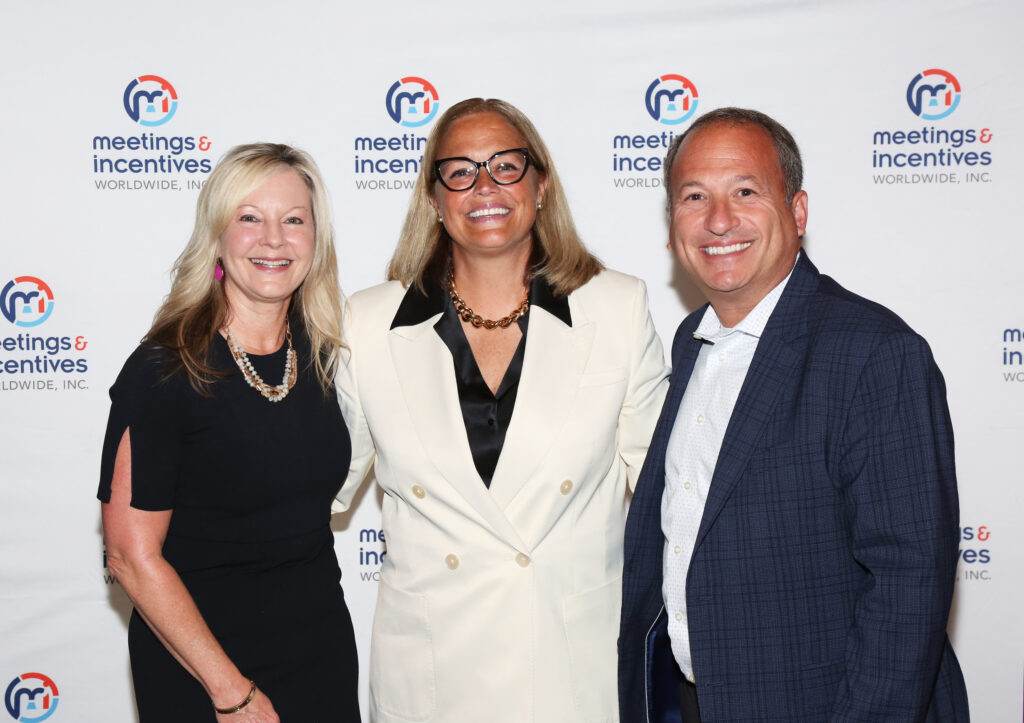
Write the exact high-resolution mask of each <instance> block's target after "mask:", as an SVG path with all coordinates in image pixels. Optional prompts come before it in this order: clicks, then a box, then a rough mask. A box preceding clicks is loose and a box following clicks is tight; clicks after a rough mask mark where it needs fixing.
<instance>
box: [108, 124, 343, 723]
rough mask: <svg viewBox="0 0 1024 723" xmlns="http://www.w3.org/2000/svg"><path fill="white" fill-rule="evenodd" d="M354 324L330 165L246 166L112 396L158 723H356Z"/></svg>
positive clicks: (115, 518) (196, 242)
mask: <svg viewBox="0 0 1024 723" xmlns="http://www.w3.org/2000/svg"><path fill="white" fill-rule="evenodd" d="M340 315H341V312H340V306H339V291H338V280H337V262H336V259H335V253H334V246H333V240H332V231H331V221H330V214H329V209H328V203H327V197H326V194H325V191H324V186H323V182H322V181H321V178H320V174H319V172H318V171H317V169H316V166H315V165H314V164H313V162H312V160H311V159H310V158H309V157H308V156H307V155H305V154H304V153H302V152H300V151H296V150H295V149H292V148H289V147H288V146H283V145H274V144H254V145H248V146H239V147H237V148H235V149H233V150H231V151H230V152H229V153H228V154H227V155H226V156H225V157H224V158H223V159H222V160H221V162H220V163H219V164H218V166H217V168H216V169H214V171H213V173H212V174H211V176H210V178H209V180H208V182H207V184H206V185H205V187H204V188H203V190H202V192H201V193H200V195H199V202H198V209H197V212H196V225H195V230H194V232H193V235H192V238H191V240H190V241H189V243H188V245H187V246H186V248H185V250H184V251H183V252H182V254H181V256H180V257H179V259H178V261H177V264H176V266H175V270H174V282H173V286H172V288H171V291H170V294H169V295H168V296H167V299H166V300H165V301H164V304H163V306H162V307H161V308H160V310H159V311H158V313H157V315H156V319H155V321H154V323H153V327H152V328H151V329H150V331H149V333H148V334H147V335H146V337H145V339H144V340H143V343H142V344H141V345H140V346H139V347H138V349H137V350H136V351H135V352H134V353H133V354H132V355H131V357H130V358H129V359H128V361H127V363H126V364H125V366H124V369H123V370H122V371H121V374H120V375H119V376H118V379H117V382H116V383H115V384H114V386H113V388H112V389H111V392H110V396H111V400H112V405H111V410H110V419H109V423H108V426H107V435H106V441H105V442H104V449H103V463H102V475H101V482H100V490H99V495H98V496H99V498H100V500H102V502H103V527H104V534H105V538H106V545H107V556H108V562H109V567H110V570H111V572H112V573H114V574H115V575H116V576H117V578H118V580H119V581H120V582H121V584H122V586H123V588H124V590H125V592H127V593H128V596H129V597H130V598H131V600H132V602H133V603H134V605H135V611H134V613H133V615H132V618H131V621H130V623H129V633H128V637H129V649H130V654H131V666H132V676H133V680H134V686H135V696H136V701H137V704H138V708H139V716H140V719H141V721H142V723H154V722H160V721H167V722H168V723H170V722H172V721H173V722H174V723H181V722H182V721H188V722H189V723H196V722H197V721H209V722H210V723H213V722H215V721H216V722H217V723H228V722H229V721H230V722H231V723H242V722H244V723H276V722H277V721H285V722H286V723H290V722H292V721H296V722H298V721H317V722H318V723H324V722H326V721H339V722H342V721H344V722H348V721H358V720H359V707H358V700H357V692H356V687H357V658H356V649H355V642H354V639H353V635H352V623H351V620H350V618H349V614H348V610H347V609H346V606H345V601H344V597H343V595H342V591H341V586H340V584H339V578H340V571H339V569H338V562H337V559H336V557H335V554H334V537H333V535H332V533H331V530H330V527H329V522H330V503H331V499H332V496H333V495H334V493H335V492H336V491H337V489H338V487H339V486H340V485H341V483H342V482H343V476H344V470H346V469H347V468H348V464H349V456H350V445H349V437H348V432H347V431H346V429H345V423H344V421H343V419H342V417H341V413H340V411H339V409H338V402H337V399H336V397H335V394H334V384H333V376H334V370H335V366H336V362H337V359H338V350H339V348H340V346H341V340H340V339H339V337H338V329H339V328H340Z"/></svg>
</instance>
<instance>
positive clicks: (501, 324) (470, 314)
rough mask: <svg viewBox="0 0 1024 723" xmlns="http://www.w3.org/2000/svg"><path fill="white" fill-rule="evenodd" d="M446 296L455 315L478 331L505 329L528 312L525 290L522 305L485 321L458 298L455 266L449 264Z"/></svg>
mask: <svg viewBox="0 0 1024 723" xmlns="http://www.w3.org/2000/svg"><path fill="white" fill-rule="evenodd" d="M448 295H449V296H450V297H452V303H453V304H454V305H455V313H457V314H458V315H459V316H460V317H462V320H463V321H465V322H469V323H470V324H472V325H473V326H475V327H476V328H478V329H480V328H483V329H497V328H502V329H504V328H506V327H508V326H509V325H511V324H512V322H513V321H515V320H516V319H518V318H520V317H521V316H524V315H525V314H526V312H527V311H529V310H530V291H529V289H527V291H526V295H525V296H523V301H522V303H520V304H519V306H518V307H517V308H516V309H515V310H514V311H513V312H512V313H511V314H509V315H508V316H506V317H504V318H502V319H498V320H497V321H493V320H491V319H485V318H483V317H482V316H480V315H479V314H477V313H476V312H475V311H473V310H472V309H470V308H469V306H467V305H466V302H465V301H463V300H462V297H461V296H459V292H458V290H456V288H455V265H454V264H451V265H449V266H448Z"/></svg>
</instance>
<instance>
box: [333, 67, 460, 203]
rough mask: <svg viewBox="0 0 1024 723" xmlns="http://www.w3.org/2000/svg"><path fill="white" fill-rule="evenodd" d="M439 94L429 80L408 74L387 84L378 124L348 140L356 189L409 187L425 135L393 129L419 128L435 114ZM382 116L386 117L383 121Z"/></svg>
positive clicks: (416, 169) (421, 159) (402, 188)
mask: <svg viewBox="0 0 1024 723" xmlns="http://www.w3.org/2000/svg"><path fill="white" fill-rule="evenodd" d="M440 100H441V99H440V96H439V95H438V92H437V89H436V88H435V87H434V86H433V84H432V83H431V82H430V81H428V80H426V79H424V78H421V77H419V76H415V75H409V76H406V77H404V78H401V79H399V80H396V81H395V82H394V83H392V84H391V85H389V86H388V87H387V91H386V92H385V93H384V109H385V110H386V111H387V113H386V114H385V115H384V116H383V117H382V118H381V124H380V125H379V126H375V127H374V128H372V129H370V132H369V133H366V134H364V135H358V136H356V137H355V138H353V140H352V149H353V150H354V151H355V153H354V155H353V170H354V171H355V176H356V188H357V189H358V190H360V191H409V190H412V188H413V186H415V185H416V174H418V173H419V172H420V166H421V165H422V164H423V148H424V147H425V146H426V144H427V136H426V135H421V134H420V133H416V132H408V131H407V132H402V133H395V124H397V125H399V126H401V127H403V128H423V132H424V133H425V132H426V128H424V126H426V125H427V124H428V123H430V122H431V121H432V120H434V117H435V116H436V115H437V109H438V108H439V107H440V105H441V103H440ZM385 118H387V119H388V120H386V121H385Z"/></svg>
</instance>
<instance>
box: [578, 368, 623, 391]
mask: <svg viewBox="0 0 1024 723" xmlns="http://www.w3.org/2000/svg"><path fill="white" fill-rule="evenodd" d="M625 379H626V369H625V367H619V368H618V369H609V370H608V371H604V372H592V373H588V374H584V375H582V376H581V377H580V386H581V387H601V386H604V385H606V384H615V383H616V382H621V381H625Z"/></svg>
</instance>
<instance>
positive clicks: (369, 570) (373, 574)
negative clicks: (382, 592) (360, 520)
mask: <svg viewBox="0 0 1024 723" xmlns="http://www.w3.org/2000/svg"><path fill="white" fill-rule="evenodd" d="M387 550H388V546H387V543H386V542H385V541H384V530H375V529H372V528H366V529H363V530H359V579H360V580H361V581H363V582H380V566H381V563H382V562H384V557H385V556H386V555H387V554H388V552H387Z"/></svg>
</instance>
